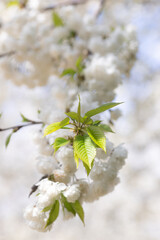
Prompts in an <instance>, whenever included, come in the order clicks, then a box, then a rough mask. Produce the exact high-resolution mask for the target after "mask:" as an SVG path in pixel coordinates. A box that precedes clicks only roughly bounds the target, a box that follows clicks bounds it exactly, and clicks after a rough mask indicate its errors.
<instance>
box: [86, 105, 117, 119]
mask: <svg viewBox="0 0 160 240" xmlns="http://www.w3.org/2000/svg"><path fill="white" fill-rule="evenodd" d="M119 104H121V103H106V104H104V105H102V106H100V107H98V108H95V109H92V110H90V111H88V112H86V113H85V116H87V117H92V116H94V115H97V114H99V113H102V112H104V111H106V110H108V109H110V108H113V107H115V106H117V105H119Z"/></svg>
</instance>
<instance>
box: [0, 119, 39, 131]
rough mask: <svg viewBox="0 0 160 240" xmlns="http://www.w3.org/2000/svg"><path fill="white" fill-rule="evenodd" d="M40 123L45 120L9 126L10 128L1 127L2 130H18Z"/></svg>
mask: <svg viewBox="0 0 160 240" xmlns="http://www.w3.org/2000/svg"><path fill="white" fill-rule="evenodd" d="M38 124H43V122H36V121H31V122H30V123H28V124H25V125H24V124H23V125H17V126H12V127H8V128H0V132H3V131H8V130H13V131H14V132H17V131H18V130H19V129H21V128H23V127H29V126H32V125H38Z"/></svg>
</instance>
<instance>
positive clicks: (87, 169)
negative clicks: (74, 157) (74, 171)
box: [83, 160, 94, 176]
mask: <svg viewBox="0 0 160 240" xmlns="http://www.w3.org/2000/svg"><path fill="white" fill-rule="evenodd" d="M93 164H94V160H93V161H92V164H91V169H90V168H89V167H88V166H87V165H86V164H85V163H84V162H83V166H84V167H85V169H86V172H87V176H89V174H90V172H91V170H92V167H93Z"/></svg>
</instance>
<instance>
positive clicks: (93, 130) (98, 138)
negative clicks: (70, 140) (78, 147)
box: [87, 126, 106, 152]
mask: <svg viewBox="0 0 160 240" xmlns="http://www.w3.org/2000/svg"><path fill="white" fill-rule="evenodd" d="M87 133H88V135H89V136H90V138H91V139H92V141H93V142H94V143H95V144H96V145H98V146H99V147H100V148H102V149H103V150H104V151H105V152H106V137H105V135H104V132H103V130H102V129H101V128H100V127H98V126H89V127H87Z"/></svg>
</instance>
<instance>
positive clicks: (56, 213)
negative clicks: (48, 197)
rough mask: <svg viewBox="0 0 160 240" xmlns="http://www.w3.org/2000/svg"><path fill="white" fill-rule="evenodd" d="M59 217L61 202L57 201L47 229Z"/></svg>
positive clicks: (52, 209)
mask: <svg viewBox="0 0 160 240" xmlns="http://www.w3.org/2000/svg"><path fill="white" fill-rule="evenodd" d="M58 215H59V201H58V200H56V201H55V202H54V204H53V205H52V208H51V211H50V213H49V217H48V219H47V223H46V226H45V228H46V227H48V226H49V225H51V224H52V223H53V222H54V221H55V220H56V219H57V217H58Z"/></svg>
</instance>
